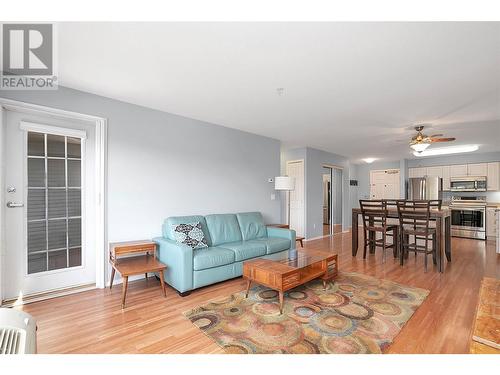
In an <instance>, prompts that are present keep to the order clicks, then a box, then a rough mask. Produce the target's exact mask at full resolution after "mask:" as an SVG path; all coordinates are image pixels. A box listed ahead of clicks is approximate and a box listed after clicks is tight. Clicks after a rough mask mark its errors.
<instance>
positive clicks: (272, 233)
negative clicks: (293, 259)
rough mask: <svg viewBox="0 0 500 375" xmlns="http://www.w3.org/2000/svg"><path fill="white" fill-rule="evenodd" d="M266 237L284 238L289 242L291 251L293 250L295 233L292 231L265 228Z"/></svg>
mask: <svg viewBox="0 0 500 375" xmlns="http://www.w3.org/2000/svg"><path fill="white" fill-rule="evenodd" d="M267 237H278V238H286V239H287V240H290V241H291V244H290V245H291V247H290V248H291V249H295V237H296V234H295V231H294V230H293V229H285V228H277V227H267Z"/></svg>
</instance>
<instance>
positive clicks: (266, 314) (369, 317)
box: [184, 272, 429, 354]
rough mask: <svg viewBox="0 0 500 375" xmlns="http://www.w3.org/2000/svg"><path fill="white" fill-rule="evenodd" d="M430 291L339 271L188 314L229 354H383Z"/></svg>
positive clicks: (255, 291) (236, 297) (259, 288)
mask: <svg viewBox="0 0 500 375" xmlns="http://www.w3.org/2000/svg"><path fill="white" fill-rule="evenodd" d="M428 294H429V291H428V290H425V289H419V288H413V287H409V286H405V285H401V284H397V283H394V282H392V281H388V280H381V279H376V278H373V277H370V276H366V275H362V274H359V273H346V272H341V273H339V276H338V277H337V278H336V279H335V281H334V282H332V283H329V284H327V287H326V290H325V289H324V288H323V283H322V282H321V281H316V280H313V281H311V282H309V283H307V284H305V285H303V286H300V287H297V288H295V289H292V290H290V291H288V292H287V293H285V303H284V309H283V314H280V312H279V302H278V293H277V292H276V291H274V290H271V289H269V288H266V287H263V286H258V285H255V286H254V287H253V288H252V289H250V293H249V295H248V298H245V292H240V293H236V294H233V295H231V296H229V297H227V298H224V299H222V300H217V301H213V302H210V303H207V304H206V305H204V306H200V307H197V308H195V309H193V310H190V311H187V312H185V313H184V315H185V316H186V317H187V318H188V319H190V320H191V322H192V323H193V324H195V325H196V326H197V327H198V328H199V329H201V330H202V331H203V332H204V333H205V334H206V335H207V336H209V337H210V338H212V339H213V340H214V341H215V342H216V343H217V344H219V345H220V346H221V347H222V348H223V349H224V350H225V351H226V352H227V353H262V354H265V353H290V354H292V353H297V354H306V353H382V352H383V350H384V348H386V347H387V346H388V345H389V344H390V343H391V342H392V341H393V340H394V337H396V335H397V334H398V333H399V332H400V331H401V328H403V326H404V325H405V323H406V322H407V321H408V320H409V319H410V318H411V316H412V315H413V313H414V312H415V310H416V309H417V308H418V307H419V306H420V305H421V304H422V302H423V301H424V300H425V298H426V297H427V295H428Z"/></svg>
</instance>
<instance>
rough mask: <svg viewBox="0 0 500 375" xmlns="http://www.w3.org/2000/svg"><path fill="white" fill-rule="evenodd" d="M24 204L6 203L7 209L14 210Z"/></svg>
mask: <svg viewBox="0 0 500 375" xmlns="http://www.w3.org/2000/svg"><path fill="white" fill-rule="evenodd" d="M23 206H24V203H16V202H7V207H9V208H16V207H23Z"/></svg>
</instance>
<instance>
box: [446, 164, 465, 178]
mask: <svg viewBox="0 0 500 375" xmlns="http://www.w3.org/2000/svg"><path fill="white" fill-rule="evenodd" d="M450 176H451V177H465V176H468V174H467V164H457V165H450Z"/></svg>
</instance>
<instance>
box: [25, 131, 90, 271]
mask: <svg viewBox="0 0 500 375" xmlns="http://www.w3.org/2000/svg"><path fill="white" fill-rule="evenodd" d="M27 142H28V144H27V166H28V168H27V173H28V176H27V181H28V193H27V195H28V200H27V270H28V274H35V273H40V272H46V271H52V270H57V269H64V268H70V267H79V266H81V265H82V217H81V215H82V185H81V184H82V178H81V176H82V141H81V139H79V138H75V137H67V136H60V135H53V134H45V133H37V132H31V131H29V132H28V134H27Z"/></svg>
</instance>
